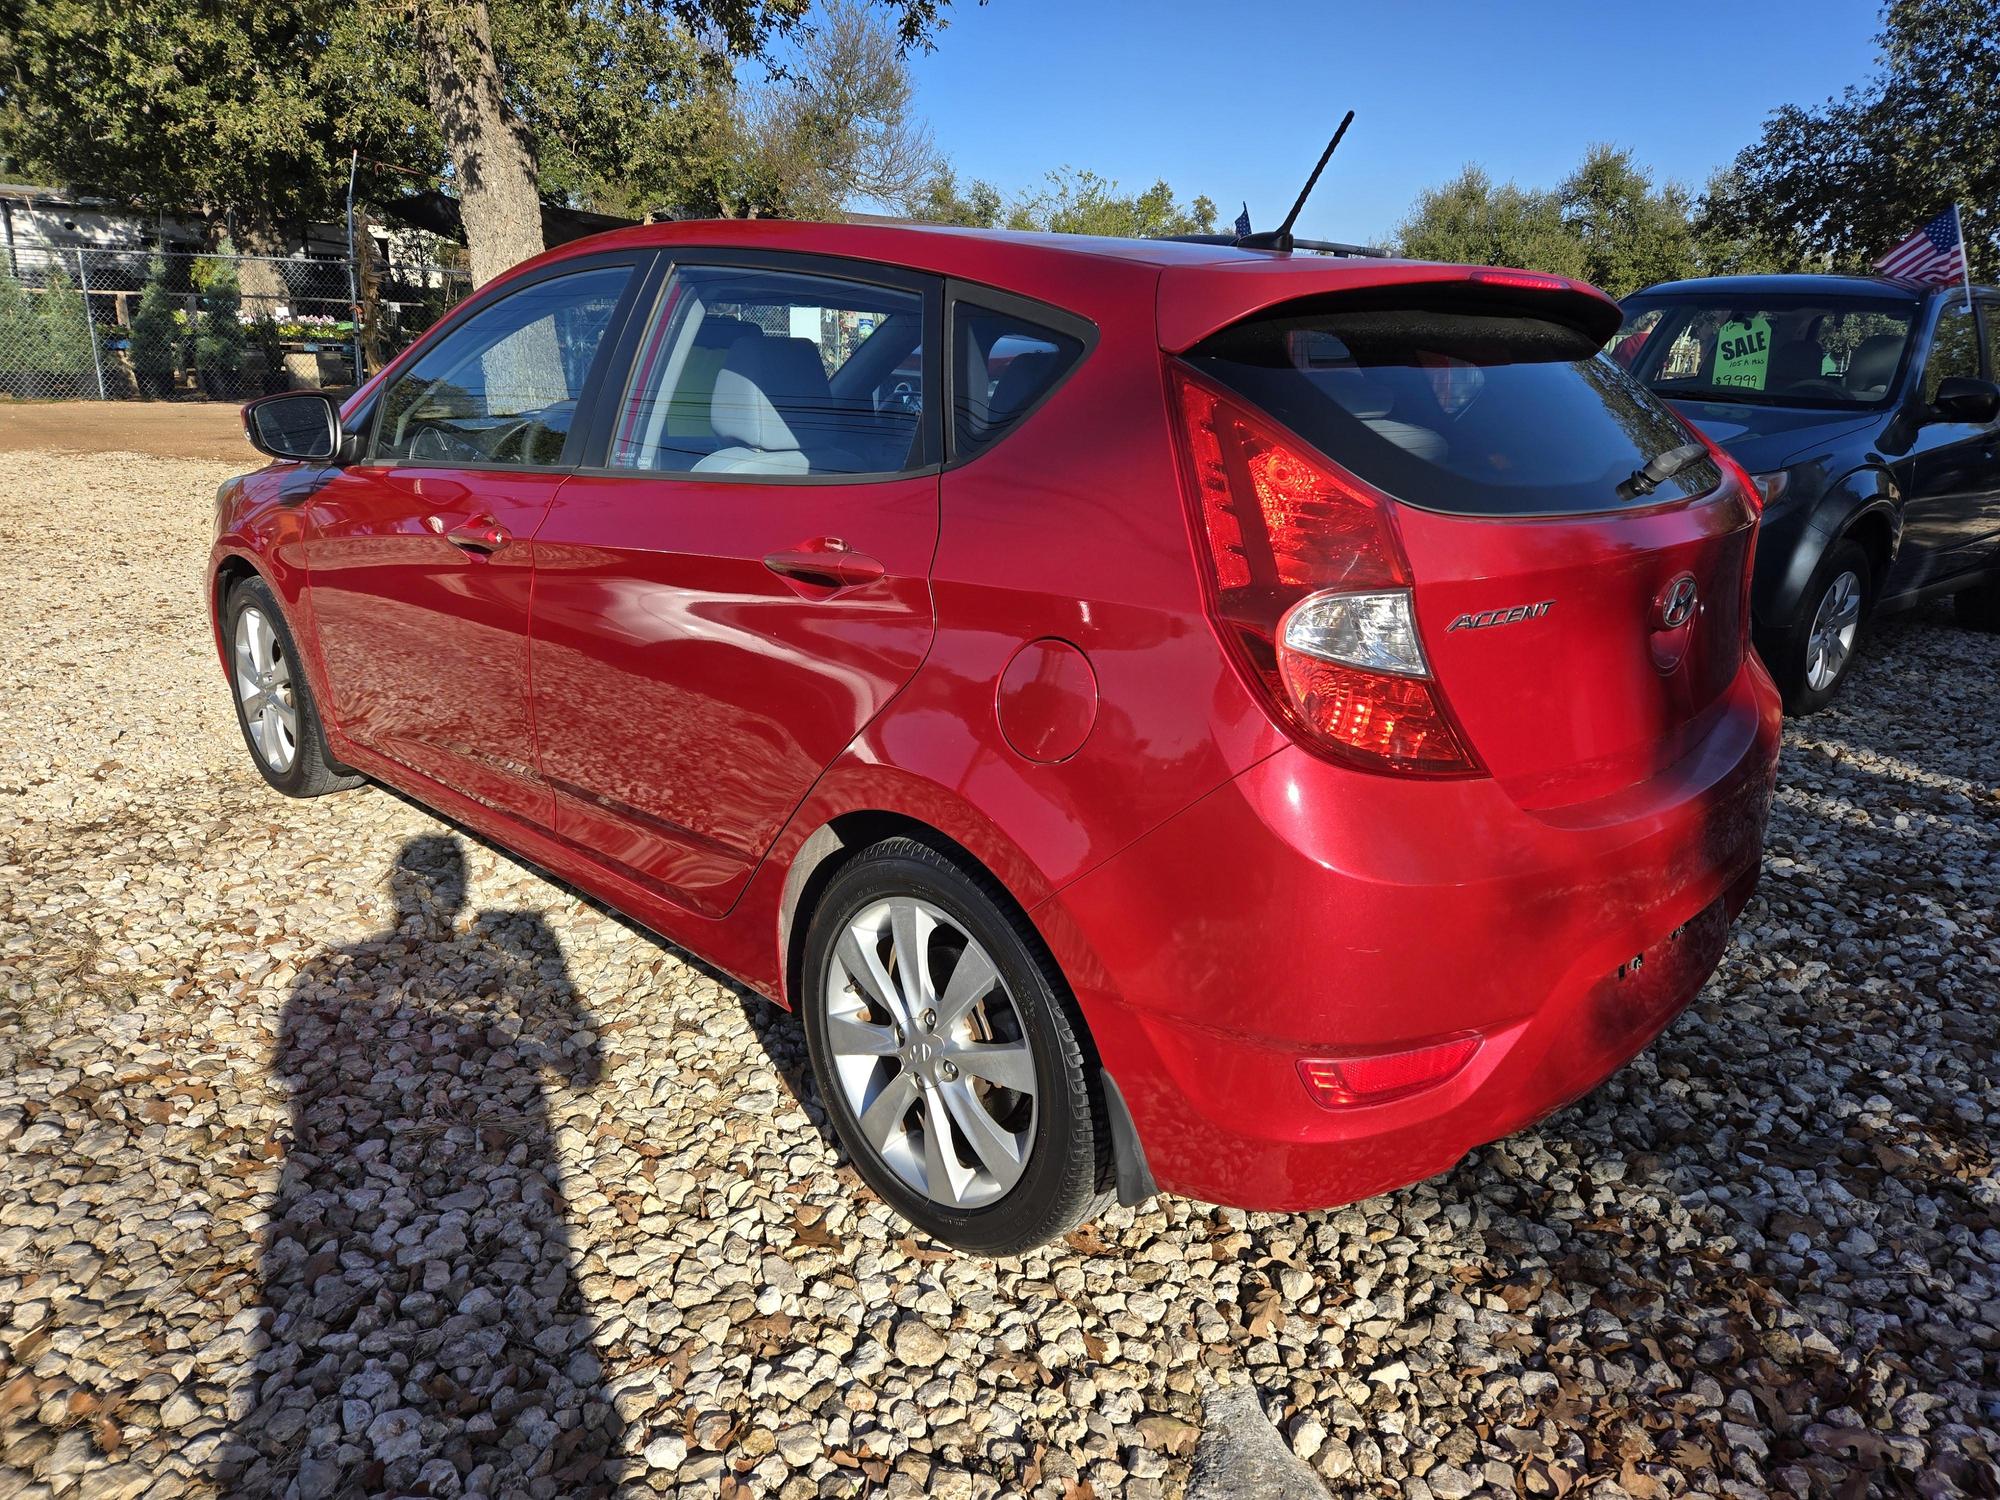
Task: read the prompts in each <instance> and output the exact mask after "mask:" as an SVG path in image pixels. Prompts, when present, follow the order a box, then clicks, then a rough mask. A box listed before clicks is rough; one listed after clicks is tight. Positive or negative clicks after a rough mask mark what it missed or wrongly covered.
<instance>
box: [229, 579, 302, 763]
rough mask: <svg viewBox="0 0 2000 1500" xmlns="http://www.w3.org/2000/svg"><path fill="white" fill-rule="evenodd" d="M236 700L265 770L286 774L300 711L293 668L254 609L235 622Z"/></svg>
mask: <svg viewBox="0 0 2000 1500" xmlns="http://www.w3.org/2000/svg"><path fill="white" fill-rule="evenodd" d="M234 644H235V651H234V662H233V665H234V667H235V669H236V670H235V676H236V696H237V700H238V703H239V704H240V706H241V708H242V710H243V724H244V727H245V728H246V729H248V730H249V732H250V744H251V748H253V749H254V750H255V751H256V752H257V758H258V759H259V760H261V761H262V762H263V763H264V764H265V766H266V767H267V768H269V769H270V770H272V771H276V772H280V773H282V772H284V771H287V770H289V769H290V768H291V764H292V761H293V760H294V759H295V758H296V757H297V755H298V753H299V710H298V704H297V702H296V701H295V699H294V698H293V695H292V664H291V662H290V660H289V659H288V658H287V657H286V655H285V648H284V646H283V644H282V643H281V642H280V641H279V639H278V632H277V631H276V630H275V629H273V628H272V625H271V621H270V619H269V618H268V617H267V616H266V615H265V614H264V611H263V610H261V609H259V608H258V607H257V606H256V605H254V604H252V605H249V606H248V607H247V608H245V609H244V611H243V612H242V613H241V614H239V615H238V616H237V617H236V640H235V643H234Z"/></svg>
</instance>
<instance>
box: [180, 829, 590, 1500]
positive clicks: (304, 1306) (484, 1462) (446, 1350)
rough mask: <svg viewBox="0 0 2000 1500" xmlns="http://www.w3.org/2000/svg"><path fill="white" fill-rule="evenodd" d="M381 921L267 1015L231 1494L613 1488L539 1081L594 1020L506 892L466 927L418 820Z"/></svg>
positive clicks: (457, 861)
mask: <svg viewBox="0 0 2000 1500" xmlns="http://www.w3.org/2000/svg"><path fill="white" fill-rule="evenodd" d="M389 886H390V890H391V893H392V895H393V896H394V899H395V906H396V910H395V916H394V919H393V921H392V922H391V923H390V925H389V926H388V927H387V928H386V929H385V930H384V931H382V932H380V933H376V934H374V935H372V936H370V937H368V938H366V939H364V940H362V941H361V942H358V943H353V944H350V945H347V946H344V947H341V948H337V949H333V950H330V951H328V952H326V953H323V954H321V955H319V956H318V957H317V958H315V959H314V960H313V961H312V962H311V963H309V964H308V965H307V966H306V968H305V969H304V970H303V971H302V972H301V973H300V975H299V977H298V980H297V982H296V983H295V984H294V985H293V987H292V991H291V994H290V996H289V997H288V998H287V1000H286V1004H285V1009H284V1014H283V1017H282V1020H281V1022H280V1027H279V1034H278V1040H277V1046H276V1050H275V1054H274V1057H273V1060H272V1073H273V1076H274V1077H275V1078H276V1079H277V1080H279V1081H280V1082H281V1083H282V1085H283V1086H284V1087H285V1089H286V1090H288V1092H289V1094H290V1115H291V1127H290V1134H289V1136H288V1138H287V1139H286V1141H285V1160H284V1166H283V1171H282V1176H281V1180H280V1184H279V1188H278V1195H277V1201H276V1202H275V1203H274V1204H273V1205H272V1207H271V1211H270V1220H269V1227H268V1229H267V1230H266V1233H265V1239H264V1252H263V1268H262V1271H263V1285H262V1302H263V1306H264V1308H265V1309H267V1312H266V1315H265V1323H264V1327H265V1330H266V1337H267V1340H268V1342H267V1343H266V1344H265V1346H264V1348H263V1349H262V1351H261V1353H260V1354H259V1356H258V1359H257V1364H256V1370H255V1375H254V1379H253V1382H252V1384H251V1385H250V1387H249V1389H248V1390H247V1392H246V1393H245V1395H244V1396H243V1398H242V1399H241V1401H240V1404H239V1408H238V1409H239V1410H240V1411H241V1416H240V1419H239V1420H238V1422H237V1423H236V1426H235V1430H234V1432H233V1434H232V1436H231V1438H230V1440H229V1441H227V1442H226V1443H225V1444H224V1445H223V1447H222V1448H221V1449H220V1450H219V1452H218V1456H217V1460H216V1464H215V1469H214V1479H215V1481H216V1485H217V1488H218V1489H219V1490H220V1491H221V1492H223V1493H225V1494H230V1495H296V1496H297V1497H299V1500H326V1497H342V1500H344V1497H348V1496H358V1495H375V1494H397V1495H439V1496H442V1495H465V1496H471V1495H483V1496H493V1497H497V1496H502V1495H532V1496H556V1495H562V1496H572V1495H576V1496H591V1495H607V1494H609V1493H611V1492H612V1490H613V1489H614V1488H615V1486H616V1485H617V1484H618V1482H619V1480H620V1479H621V1478H622V1477H623V1473H624V1465H623V1462H622V1460H621V1458H620V1455H621V1453H622V1451H623V1446H624V1443H623V1431H622V1426H621V1423H620V1420H619V1418H618V1416H617V1413H616V1411H615V1409H614V1408H613V1406H612V1405H611V1402H610V1400H609V1398H608V1396H607V1395H606V1393H605V1391H604V1388H603V1381H602V1372H601V1365H600V1360H599V1356H598V1352H597V1348H596V1327H595V1323H594V1320H593V1319H592V1317H591V1315H590V1313H589V1311H588V1309H587V1308H586V1306H585V1303H584V1299H583V1292H582V1288H581V1286H580V1284H579V1280H578V1274H577V1267H576V1264H575V1254H574V1252H573V1250H572V1246H571V1237H570V1228H569V1221H568V1213H567V1205H566V1202H565V1198H564V1194H563V1188H562V1181H561V1173H560V1169H559V1165H558V1161H557V1155H556V1141H555V1130H554V1126H553V1125H552V1123H551V1118H550V1108H549V1103H548V1100H547V1098H546V1096H545V1093H544V1088H545V1075H550V1074H553V1075H556V1076H558V1077H560V1078H562V1079H564V1080H566V1081H567V1082H568V1083H569V1084H571V1085H572V1086H579V1087H581V1086H588V1085H591V1084H594V1083H595V1082H597V1080H598V1078H599V1076H600V1075H601V1072H602V1057H601V1054H600V1052H599V1049H598V1046H597V1044H596V1041H595V1027H594V1024H593V1022H592V1020H591V1018H590V1015H589V1013H588V1011H587V1009H586V1007H585V1006H584V1004H583V1002H582V1000H581V998H580V997H579V996H578V995H577V993H576V990H575V988H574V987H573V986H572V984H571V983H570V979H569V972H568V965H567V963H566V961H565V959H564V956H563V953H562V949H561V946H560V944H559V943H558V941H557V939H556V936H555V934H554V933H553V932H552V931H551V930H550V928H549V927H548V924H547V923H546V922H544V921H543V920H542V918H541V917H540V916H539V915H537V914H535V913H533V912H525V911H486V912H481V913H479V915H478V916H477V917H476V918H474V919H473V921H472V922H471V923H470V924H469V925H468V926H467V927H465V928H464V929H463V930H460V929H459V927H458V917H459V913H460V912H461V910H462V909H463V907H464V905H465V899H466V870H465V856H464V852H463V849H462V846H461V845H460V843H459V841H458V840H457V839H456V838H454V837H451V836H449V835H433V836H427V837H423V838H416V839H412V840H411V841H409V842H408V843H407V844H405V845H404V846H403V848H402V850H401V851H400V852H399V853H398V855H397V858H396V862H395V866H394V868H393V870H392V872H391V874H390V877H389Z"/></svg>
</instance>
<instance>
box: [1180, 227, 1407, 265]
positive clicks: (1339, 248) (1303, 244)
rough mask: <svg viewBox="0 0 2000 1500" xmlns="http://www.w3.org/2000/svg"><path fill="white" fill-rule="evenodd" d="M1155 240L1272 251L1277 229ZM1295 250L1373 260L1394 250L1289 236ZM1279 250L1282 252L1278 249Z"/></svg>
mask: <svg viewBox="0 0 2000 1500" xmlns="http://www.w3.org/2000/svg"><path fill="white" fill-rule="evenodd" d="M1152 238H1153V239H1156V240H1172V241H1173V242H1174V243H1175V244H1179V245H1228V246H1229V247H1230V248H1232V249H1235V250H1275V249H1277V248H1278V246H1277V244H1276V240H1277V231H1276V230H1272V231H1270V232H1269V233H1266V234H1246V235H1234V234H1156V235H1153V236H1152ZM1291 245H1292V248H1293V249H1294V250H1317V251H1318V252H1319V253H1320V254H1322V255H1360V256H1366V257H1369V258H1371V259H1374V260H1388V259H1389V258H1390V257H1392V256H1393V255H1394V254H1395V253H1396V252H1395V251H1393V250H1384V249H1383V248H1382V247H1381V246H1380V245H1349V244H1347V243H1345V242H1343V241H1341V240H1302V239H1299V238H1298V237H1297V236H1296V235H1295V236H1293V237H1292V239H1291ZM1281 253H1282V252H1281Z"/></svg>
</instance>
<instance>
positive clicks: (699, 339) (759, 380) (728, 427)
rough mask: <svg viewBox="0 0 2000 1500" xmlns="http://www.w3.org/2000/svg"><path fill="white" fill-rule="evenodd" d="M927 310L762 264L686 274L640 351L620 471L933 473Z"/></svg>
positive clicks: (624, 411) (673, 284)
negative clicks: (926, 435) (926, 430)
mask: <svg viewBox="0 0 2000 1500" xmlns="http://www.w3.org/2000/svg"><path fill="white" fill-rule="evenodd" d="M923 411H924V299H923V298H922V296H920V295H919V294H918V293H916V292H914V291H909V290H905V289H903V288H900V287H890V286H878V285H875V284H873V283H869V282H861V281H848V280H846V279H844V278H840V277H833V276H819V275H808V274H806V273H804V272H797V271H787V270H780V269H774V268H770V267H762V266H705V265H699V264H692V265H681V266H677V267H675V269H674V274H673V277H672V279H671V280H670V281H669V282H668V283H667V286H666V288H665V290H664V291H663V292H662V293H661V296H660V302H659V306H658V307H657V308H656V309H655V311H654V314H653V318H652V322H651V326H650V327H648V328H647V330H646V335H645V338H644V339H643V340H642V341H641V343H640V346H639V354H638V358H637V361H636V362H635V363H634V365H633V369H632V378H631V382H630V384H629V385H628V386H627V388H626V391H625V396H624V400H623V401H622V402H621V403H620V405H619V413H618V426H617V428H616V430H615V431H614V433H613V434H612V439H611V455H610V464H611V467H613V468H631V469H648V470H653V471H656V472H665V473H672V474H700V475H703V476H704V477H706V476H711V475H713V476H734V477H738V478H756V479H765V480H778V479H796V478H806V477H810V476H814V475H834V474H893V473H898V472H901V471H904V470H907V469H913V468H917V467H920V466H921V465H922V464H923V462H924V452H923V449H924V444H923Z"/></svg>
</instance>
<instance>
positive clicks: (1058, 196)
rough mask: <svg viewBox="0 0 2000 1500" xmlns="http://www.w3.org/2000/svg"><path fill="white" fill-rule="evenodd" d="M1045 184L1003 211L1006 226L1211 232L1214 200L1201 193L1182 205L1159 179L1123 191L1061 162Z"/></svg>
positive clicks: (1131, 234) (1139, 235)
mask: <svg viewBox="0 0 2000 1500" xmlns="http://www.w3.org/2000/svg"><path fill="white" fill-rule="evenodd" d="M1047 184H1048V185H1047V186H1046V187H1044V188H1043V189H1042V190H1041V191H1040V192H1038V193H1033V194H1030V195H1028V196H1026V197H1023V198H1021V199H1020V200H1018V201H1017V202H1016V203H1015V204H1014V205H1013V206H1012V207H1011V208H1010V209H1009V210H1008V212H1007V227H1008V228H1009V229H1037V230H1044V231H1047V232H1048V233H1051V234H1103V235H1118V236H1123V237H1126V238H1131V239H1149V238H1156V237H1158V236H1160V235H1167V234H1212V233H1214V231H1215V203H1214V202H1213V200H1211V199H1209V198H1207V197H1206V196H1201V197H1197V198H1196V199H1195V200H1194V201H1193V202H1192V203H1188V204H1182V203H1180V202H1179V201H1178V200H1177V199H1175V197H1174V190H1173V189H1172V188H1170V187H1168V186H1167V184H1166V182H1165V180H1164V179H1162V180H1160V181H1157V182H1155V183H1154V184H1153V185H1152V186H1151V187H1149V188H1147V189H1146V190H1145V191H1144V192H1143V193H1137V194H1123V193H1120V192H1119V191H1118V184H1117V183H1116V182H1115V181H1113V180H1112V179H1110V178H1108V177H1100V176H1098V175H1097V173H1095V172H1089V171H1079V170H1077V169H1076V168H1074V167H1063V168H1061V169H1060V170H1058V171H1054V172H1051V173H1049V174H1048V177H1047Z"/></svg>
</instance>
